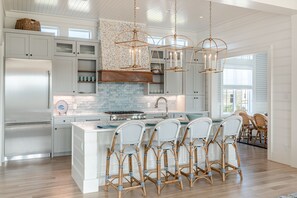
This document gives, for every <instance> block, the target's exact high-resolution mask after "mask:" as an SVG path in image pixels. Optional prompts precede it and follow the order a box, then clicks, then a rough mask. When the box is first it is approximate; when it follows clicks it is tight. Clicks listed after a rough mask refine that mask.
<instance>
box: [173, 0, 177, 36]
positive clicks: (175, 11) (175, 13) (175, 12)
mask: <svg viewBox="0 0 297 198" xmlns="http://www.w3.org/2000/svg"><path fill="white" fill-rule="evenodd" d="M176 15H177V9H176V0H175V3H174V34H176Z"/></svg>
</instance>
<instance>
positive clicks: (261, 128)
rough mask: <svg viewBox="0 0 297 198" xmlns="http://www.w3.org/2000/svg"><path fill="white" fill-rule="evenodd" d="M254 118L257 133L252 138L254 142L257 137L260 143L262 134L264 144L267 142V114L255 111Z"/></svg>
mask: <svg viewBox="0 0 297 198" xmlns="http://www.w3.org/2000/svg"><path fill="white" fill-rule="evenodd" d="M254 120H255V123H256V129H257V134H256V137H255V139H254V144H255V143H256V141H257V139H259V141H260V143H262V135H263V136H264V144H267V132H268V118H267V116H265V115H263V114H260V113H256V114H255V115H254Z"/></svg>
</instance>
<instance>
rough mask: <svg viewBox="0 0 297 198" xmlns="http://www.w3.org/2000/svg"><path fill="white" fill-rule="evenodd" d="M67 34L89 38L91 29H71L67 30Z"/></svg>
mask: <svg viewBox="0 0 297 198" xmlns="http://www.w3.org/2000/svg"><path fill="white" fill-rule="evenodd" d="M68 36H69V37H74V38H84V39H91V36H92V35H91V31H90V30H85V29H72V28H70V29H69V30H68Z"/></svg>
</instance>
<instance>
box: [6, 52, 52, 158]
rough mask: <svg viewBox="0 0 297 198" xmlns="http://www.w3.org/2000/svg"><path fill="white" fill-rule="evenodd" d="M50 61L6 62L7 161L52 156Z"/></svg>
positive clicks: (12, 60) (25, 60) (17, 60)
mask: <svg viewBox="0 0 297 198" xmlns="http://www.w3.org/2000/svg"><path fill="white" fill-rule="evenodd" d="M51 69H52V62H51V61H50V60H29V59H12V58H8V59H6V60H5V74H4V75H5V82H4V83H5V85H4V87H5V89H4V90H5V91H4V92H5V100H4V104H5V113H4V117H5V126H4V145H5V148H4V155H5V160H14V159H26V158H32V157H44V156H50V153H51V150H52V149H51V148H52V143H51V140H52V138H51V132H52V123H51V120H52V109H51V103H52V101H51Z"/></svg>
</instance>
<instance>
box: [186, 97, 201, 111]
mask: <svg viewBox="0 0 297 198" xmlns="http://www.w3.org/2000/svg"><path fill="white" fill-rule="evenodd" d="M186 111H189V112H199V111H205V96H186Z"/></svg>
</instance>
